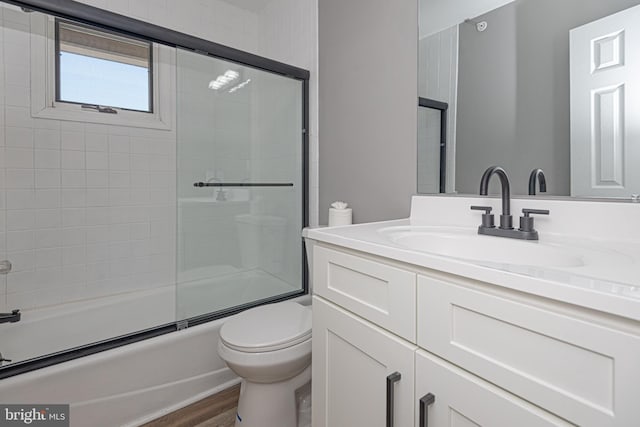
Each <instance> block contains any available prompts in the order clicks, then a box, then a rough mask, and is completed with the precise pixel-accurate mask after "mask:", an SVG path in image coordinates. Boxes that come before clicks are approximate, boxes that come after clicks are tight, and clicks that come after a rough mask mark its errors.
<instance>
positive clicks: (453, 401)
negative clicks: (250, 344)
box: [314, 350, 573, 427]
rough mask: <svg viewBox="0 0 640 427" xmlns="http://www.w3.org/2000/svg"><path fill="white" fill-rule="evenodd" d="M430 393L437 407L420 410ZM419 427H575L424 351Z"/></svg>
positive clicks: (419, 355)
mask: <svg viewBox="0 0 640 427" xmlns="http://www.w3.org/2000/svg"><path fill="white" fill-rule="evenodd" d="M314 381H315V379H314ZM429 393H431V395H432V397H433V398H434V400H433V403H431V404H430V405H428V406H426V405H425V406H426V407H425V408H424V409H422V408H420V407H421V406H423V405H420V399H421V398H422V397H423V396H427V395H428V394H429ZM421 411H423V413H421ZM336 425H337V424H336ZM415 425H416V427H428V426H430V427H448V426H452V427H454V426H455V427H478V426H483V427H514V426H526V427H542V426H544V427H549V426H571V425H573V424H569V423H567V422H566V421H564V420H562V419H560V418H557V417H555V416H553V415H552V414H550V413H548V412H545V411H543V410H542V409H540V408H538V407H536V406H533V405H531V404H529V403H527V402H525V401H524V400H521V399H519V398H517V397H515V396H514V395H512V394H510V393H507V392H506V391H504V390H502V389H500V388H497V387H495V386H493V385H491V384H489V383H488V382H486V381H484V380H482V379H480V378H478V377H476V376H475V375H472V374H469V373H468V372H466V371H463V370H461V369H459V368H457V367H455V366H453V365H451V364H450V363H448V362H446V361H444V360H442V359H440V358H438V357H436V356H433V355H432V354H430V353H427V352H425V351H423V350H420V351H417V352H416V424H415Z"/></svg>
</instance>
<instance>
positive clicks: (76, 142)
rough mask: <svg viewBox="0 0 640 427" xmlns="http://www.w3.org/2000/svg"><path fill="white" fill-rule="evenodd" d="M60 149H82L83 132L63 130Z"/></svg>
mask: <svg viewBox="0 0 640 427" xmlns="http://www.w3.org/2000/svg"><path fill="white" fill-rule="evenodd" d="M62 149H63V150H80V151H84V149H85V146H84V133H83V132H77V131H63V132H62Z"/></svg>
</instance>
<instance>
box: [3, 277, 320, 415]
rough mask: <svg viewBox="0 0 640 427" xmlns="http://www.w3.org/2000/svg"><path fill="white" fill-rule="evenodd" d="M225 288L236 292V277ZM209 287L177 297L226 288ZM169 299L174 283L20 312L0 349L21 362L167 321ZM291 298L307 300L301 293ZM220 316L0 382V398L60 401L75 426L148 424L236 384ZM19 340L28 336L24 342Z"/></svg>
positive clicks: (212, 294) (213, 294)
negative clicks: (221, 339) (221, 342)
mask: <svg viewBox="0 0 640 427" xmlns="http://www.w3.org/2000/svg"><path fill="white" fill-rule="evenodd" d="M199 286H201V292H198V291H197V290H198V287H199ZM230 286H232V287H234V288H235V291H236V292H237V291H238V288H237V287H238V283H237V282H235V283H233V282H230ZM213 289H214V288H213V287H212V286H211V282H207V281H197V282H194V283H191V284H189V286H188V290H186V293H185V296H186V297H187V298H188V299H191V298H193V297H195V296H196V295H200V296H201V297H202V299H203V300H207V299H212V300H213V301H215V300H216V299H217V298H218V297H219V296H222V295H223V294H225V293H226V292H228V289H225V287H223V286H222V287H221V286H218V287H217V291H214V290H213ZM174 298H175V288H174V287H168V288H163V289H157V290H153V291H141V292H132V293H130V294H126V295H120V296H117V297H109V298H103V299H100V300H95V301H92V302H86V301H85V302H83V303H77V304H76V303H74V304H64V305H60V306H56V307H51V308H48V309H46V310H40V311H33V312H30V313H25V315H24V316H23V319H24V320H21V321H20V322H18V323H16V324H12V325H9V326H11V327H13V326H16V327H15V328H11V329H9V328H4V326H7V325H2V326H3V328H1V329H0V333H2V334H3V335H0V347H2V348H0V351H3V353H4V354H5V355H6V357H9V358H11V357H10V356H12V355H15V356H14V357H15V359H21V360H22V359H25V358H30V357H33V356H35V355H40V354H45V353H50V352H52V351H56V350H62V349H67V348H70V347H73V346H76V345H81V344H86V343H88V342H95V341H97V340H98V339H104V338H111V337H114V336H117V335H121V334H123V333H126V332H130V331H132V330H136V329H138V330H139V329H143V327H142V325H145V326H144V327H150V326H157V325H159V324H162V323H167V322H171V321H174V320H175V317H174V316H175V299H174ZM296 300H297V301H299V302H302V303H306V304H309V303H310V298H309V297H308V296H305V297H300V298H298V299H296ZM136 313H137V314H136ZM27 314H28V316H27ZM169 317H170V318H169ZM133 319H136V320H133ZM224 320H225V319H221V320H217V321H213V322H209V323H206V324H203V325H199V326H195V327H191V328H188V329H185V330H182V331H178V332H173V333H169V334H166V335H162V336H159V337H156V338H151V339H147V340H145V341H141V342H137V343H134V344H130V345H127V346H122V347H119V348H116V349H113V350H108V351H104V352H101V353H98V354H94V355H90V356H86V357H82V358H79V359H76V360H72V361H69V362H65V363H61V364H58V365H54V366H50V367H47V368H43V369H39V370H36V371H32V372H28V373H26V374H21V375H17V376H15V377H10V378H7V379H4V380H0V402H2V403H34V404H35V403H68V404H71V425H72V426H77V427H84V426H92V427H100V426H105V427H113V426H136V425H139V424H141V423H144V422H146V421H150V420H152V419H154V418H157V417H159V416H162V415H164V414H165V413H168V412H171V411H174V410H176V409H179V408H181V407H183V406H186V405H188V404H190V403H193V402H195V401H197V400H200V399H202V398H204V397H206V396H209V395H211V394H213V393H217V392H218V391H220V390H223V389H225V388H227V387H230V386H232V385H234V384H236V383H237V382H238V381H239V379H238V378H237V377H236V376H235V375H234V374H233V373H232V372H231V371H230V370H229V369H228V368H227V367H226V365H225V364H224V362H223V361H222V360H221V359H220V358H219V357H218V354H217V352H216V346H217V341H218V336H219V329H220V327H221V325H222V324H223V322H224ZM133 321H135V322H136V323H135V325H136V328H132V327H131V326H132V322H133ZM23 322H24V323H23ZM137 322H140V323H137ZM21 324H22V325H21ZM17 326H20V328H18V327H17ZM27 337H28V340H29V341H32V337H36V338H35V339H33V342H25V339H27Z"/></svg>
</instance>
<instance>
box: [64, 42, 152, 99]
mask: <svg viewBox="0 0 640 427" xmlns="http://www.w3.org/2000/svg"><path fill="white" fill-rule="evenodd" d="M149 90H150V88H149V69H148V68H145V67H138V66H135V65H129V64H123V63H121V62H116V61H108V60H105V59H99V58H93V57H90V56H84V55H78V54H75V53H69V52H60V100H61V101H69V102H79V103H85V104H98V105H105V106H110V107H116V108H126V109H130V110H141V111H149V110H150V108H149Z"/></svg>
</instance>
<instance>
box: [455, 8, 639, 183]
mask: <svg viewBox="0 0 640 427" xmlns="http://www.w3.org/2000/svg"><path fill="white" fill-rule="evenodd" d="M638 3H640V1H638V0H609V1H603V0H563V1H558V0H516V1H515V2H513V3H510V4H508V5H506V6H504V7H502V8H499V9H496V10H495V11H493V12H490V13H488V14H486V15H483V16H482V17H479V18H477V19H478V20H486V21H487V22H488V24H489V28H488V29H487V30H486V31H485V32H483V33H479V32H477V31H476V30H475V26H473V25H469V24H461V25H460V58H459V64H460V68H459V87H458V122H457V141H456V143H457V147H456V166H457V167H456V189H457V190H458V192H461V193H476V192H477V191H478V183H479V181H480V177H481V175H482V172H483V171H484V169H485V168H486V167H488V166H491V165H492V164H499V165H503V166H504V167H505V169H507V173H508V174H509V177H510V178H511V182H512V188H513V192H514V193H515V194H526V190H527V188H526V185H527V180H528V174H529V172H530V171H531V170H532V169H533V168H536V167H541V168H543V169H544V170H545V174H546V176H547V184H548V190H549V193H550V194H557V195H569V193H570V186H569V178H570V174H569V173H570V170H569V143H570V133H569V113H570V110H569V29H571V28H575V27H578V26H580V25H583V24H586V23H589V22H591V21H594V20H596V19H599V18H601V17H604V16H607V15H610V14H612V13H615V12H618V11H620V10H623V9H626V8H628V7H631V6H634V5H637V4H638Z"/></svg>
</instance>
